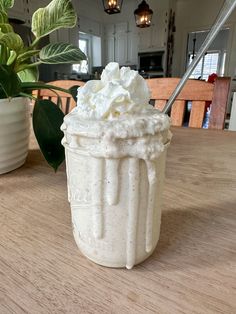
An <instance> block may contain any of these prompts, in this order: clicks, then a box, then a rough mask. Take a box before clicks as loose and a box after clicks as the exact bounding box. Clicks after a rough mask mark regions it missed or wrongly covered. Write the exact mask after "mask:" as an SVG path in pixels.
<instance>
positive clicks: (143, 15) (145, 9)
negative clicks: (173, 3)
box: [134, 0, 153, 28]
mask: <svg viewBox="0 0 236 314" xmlns="http://www.w3.org/2000/svg"><path fill="white" fill-rule="evenodd" d="M152 15H153V11H152V10H151V9H150V8H149V5H148V4H147V2H146V1H145V0H143V1H142V2H141V3H140V4H139V6H138V8H137V9H136V10H135V11H134V17H135V22H136V26H137V27H141V28H144V27H149V26H151V21H152Z"/></svg>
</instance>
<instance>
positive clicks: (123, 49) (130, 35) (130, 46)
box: [105, 22, 138, 65]
mask: <svg viewBox="0 0 236 314" xmlns="http://www.w3.org/2000/svg"><path fill="white" fill-rule="evenodd" d="M137 45H138V37H137V34H136V33H135V32H134V31H131V30H130V29H129V23H128V22H123V23H117V24H108V25H106V27H105V51H106V63H108V62H111V61H115V62H118V63H119V64H120V65H133V64H137V61H138V60H137V59H138V55H137Z"/></svg>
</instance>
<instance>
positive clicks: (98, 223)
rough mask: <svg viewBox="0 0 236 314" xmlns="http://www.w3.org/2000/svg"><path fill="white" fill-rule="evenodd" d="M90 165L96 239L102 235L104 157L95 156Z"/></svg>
mask: <svg viewBox="0 0 236 314" xmlns="http://www.w3.org/2000/svg"><path fill="white" fill-rule="evenodd" d="M91 166H92V167H93V169H92V173H93V178H92V180H91V187H92V206H93V213H92V220H93V233H94V237H95V238H96V239H101V238H102V237H103V181H104V159H103V158H95V159H94V162H93V163H92V165H91Z"/></svg>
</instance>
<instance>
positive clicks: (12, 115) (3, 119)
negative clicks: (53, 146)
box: [0, 97, 30, 174]
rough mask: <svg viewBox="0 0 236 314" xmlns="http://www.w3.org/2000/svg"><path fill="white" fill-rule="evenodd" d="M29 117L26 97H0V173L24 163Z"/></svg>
mask: <svg viewBox="0 0 236 314" xmlns="http://www.w3.org/2000/svg"><path fill="white" fill-rule="evenodd" d="M29 118H30V111H29V100H28V99H27V98H24V97H16V98H13V99H12V100H11V101H9V99H0V174H2V173H6V172H9V171H12V170H14V169H16V168H18V167H20V166H22V165H23V164H24V162H25V160H26V157H27V154H28V147H29V133H30V119H29Z"/></svg>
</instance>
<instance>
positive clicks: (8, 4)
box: [0, 0, 14, 11]
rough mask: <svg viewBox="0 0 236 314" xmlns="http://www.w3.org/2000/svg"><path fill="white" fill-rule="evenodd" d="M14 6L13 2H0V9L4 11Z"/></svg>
mask: <svg viewBox="0 0 236 314" xmlns="http://www.w3.org/2000/svg"><path fill="white" fill-rule="evenodd" d="M13 5H14V0H0V8H1V9H4V10H5V11H6V10H7V9H10V8H12V7H13Z"/></svg>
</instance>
